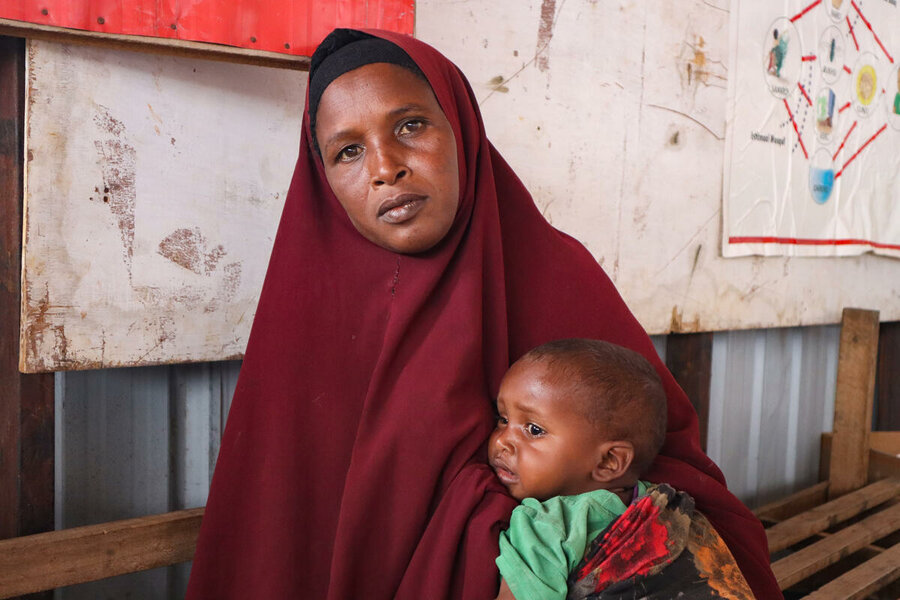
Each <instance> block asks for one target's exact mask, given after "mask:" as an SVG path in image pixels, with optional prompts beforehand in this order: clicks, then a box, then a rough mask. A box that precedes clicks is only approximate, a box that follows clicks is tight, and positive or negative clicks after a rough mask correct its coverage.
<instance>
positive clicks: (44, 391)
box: [0, 37, 54, 539]
mask: <svg viewBox="0 0 900 600" xmlns="http://www.w3.org/2000/svg"><path fill="white" fill-rule="evenodd" d="M24 88H25V46H24V43H23V40H19V39H15V38H5V37H0V482H2V483H0V539H2V538H10V537H16V536H21V535H29V534H33V533H38V532H42V531H48V530H52V529H53V481H54V479H53V454H54V448H53V434H54V431H53V425H54V424H53V409H54V404H53V375H52V374H49V375H22V374H21V373H19V370H18V358H19V342H18V338H19V299H20V294H21V282H20V278H21V243H22V175H23V147H24V145H23V143H24V142H23V123H24V118H23V117H24V111H25V104H24V99H25V91H24Z"/></svg>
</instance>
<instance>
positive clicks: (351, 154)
mask: <svg viewBox="0 0 900 600" xmlns="http://www.w3.org/2000/svg"><path fill="white" fill-rule="evenodd" d="M361 153H362V148H361V147H360V146H357V145H355V144H354V145H353V146H347V147H345V148H341V150H340V152H338V153H337V160H338V161H339V162H347V161H351V160H353V159H354V158H356V157H357V156H359V155H360V154H361Z"/></svg>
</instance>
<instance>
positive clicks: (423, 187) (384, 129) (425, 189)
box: [316, 63, 459, 254]
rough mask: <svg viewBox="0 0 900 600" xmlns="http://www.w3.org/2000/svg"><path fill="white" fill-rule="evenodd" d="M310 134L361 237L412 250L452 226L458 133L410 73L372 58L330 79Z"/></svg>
mask: <svg viewBox="0 0 900 600" xmlns="http://www.w3.org/2000/svg"><path fill="white" fill-rule="evenodd" d="M316 139H317V141H318V144H319V148H320V150H321V152H322V162H323V163H324V165H325V176H326V177H327V179H328V184H329V185H330V186H331V189H332V191H333V192H334V194H335V196H337V199H338V202H340V203H341V206H343V207H344V210H345V211H347V216H348V217H350V221H351V222H352V223H353V226H354V227H356V229H357V231H359V232H360V233H361V234H362V235H363V236H364V237H365V238H366V239H368V240H369V241H371V242H373V243H375V244H377V245H379V246H381V247H382V248H387V249H388V250H391V251H393V252H400V253H403V254H414V253H417V252H424V251H426V250H428V249H430V248H432V247H433V246H435V245H436V244H437V243H438V242H439V241H441V239H443V237H444V236H445V235H446V234H447V232H448V231H449V230H450V226H451V225H452V224H453V220H454V218H455V217H456V209H457V207H458V205H459V168H458V165H457V159H456V139H455V137H454V135H453V129H452V127H451V126H450V122H449V121H448V120H447V117H445V116H444V112H443V111H442V110H441V107H440V105H439V104H438V102H437V99H436V98H435V97H434V93H433V92H432V91H431V87H430V86H429V85H428V84H427V83H426V82H425V81H423V80H422V79H420V78H419V77H417V76H416V75H414V74H413V73H412V72H410V71H408V70H407V69H404V68H403V67H398V66H397V65H392V64H388V63H374V64H370V65H366V66H364V67H360V68H358V69H354V70H353V71H349V72H347V73H344V74H343V75H341V76H340V77H338V78H337V79H335V80H334V81H333V82H332V83H331V85H329V86H328V87H327V88H326V89H325V92H324V93H323V94H322V99H321V100H320V102H319V108H318V113H317V115H316Z"/></svg>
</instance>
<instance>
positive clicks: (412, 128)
mask: <svg viewBox="0 0 900 600" xmlns="http://www.w3.org/2000/svg"><path fill="white" fill-rule="evenodd" d="M423 127H425V121H422V120H421V119H411V120H409V121H407V122H405V123H404V124H403V125H401V126H400V134H401V135H404V134H410V133H416V132H418V131H420V130H421V129H422V128H423Z"/></svg>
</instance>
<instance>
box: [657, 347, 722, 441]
mask: <svg viewBox="0 0 900 600" xmlns="http://www.w3.org/2000/svg"><path fill="white" fill-rule="evenodd" d="M712 343H713V334H712V333H673V334H671V335H669V336H668V338H667V339H666V366H667V367H668V368H669V371H671V372H672V375H673V376H674V377H675V381H677V382H678V385H680V386H681V389H683V390H684V392H685V394H687V397H688V398H689V399H690V401H691V404H693V405H694V410H696V411H697V418H698V419H699V421H700V447H701V448H703V451H704V452H705V451H706V435H707V430H708V428H709V380H710V376H711V373H712Z"/></svg>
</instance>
